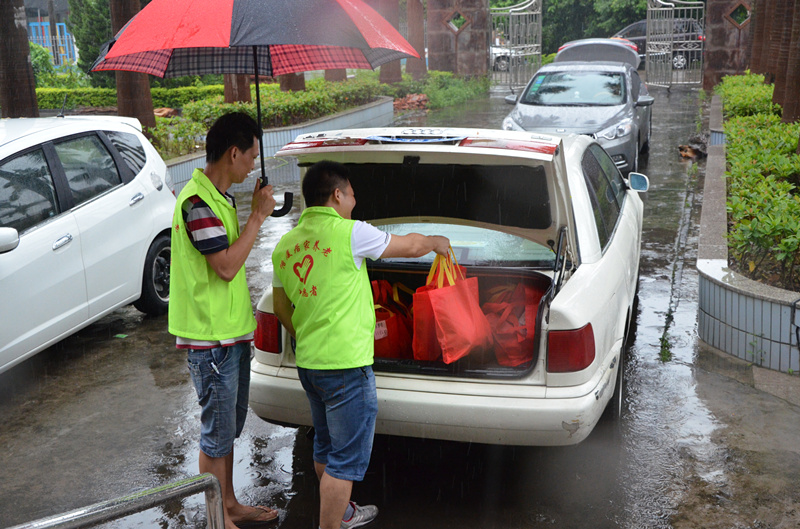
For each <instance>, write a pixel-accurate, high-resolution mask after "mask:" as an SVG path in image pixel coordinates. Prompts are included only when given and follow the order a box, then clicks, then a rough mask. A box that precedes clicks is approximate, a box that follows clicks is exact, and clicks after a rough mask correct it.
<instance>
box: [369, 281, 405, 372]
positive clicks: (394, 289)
mask: <svg viewBox="0 0 800 529" xmlns="http://www.w3.org/2000/svg"><path fill="white" fill-rule="evenodd" d="M371 283H372V295H373V301H374V303H375V356H376V357H378V358H411V357H412V353H411V332H412V326H411V314H410V311H409V309H408V308H407V307H406V305H405V304H404V303H403V302H402V300H401V299H400V296H399V292H398V290H399V289H405V287H404V286H403V285H400V284H395V285H394V286H392V285H391V284H390V283H389V282H388V281H386V280H383V279H381V280H377V281H372V282H371ZM406 290H408V289H406Z"/></svg>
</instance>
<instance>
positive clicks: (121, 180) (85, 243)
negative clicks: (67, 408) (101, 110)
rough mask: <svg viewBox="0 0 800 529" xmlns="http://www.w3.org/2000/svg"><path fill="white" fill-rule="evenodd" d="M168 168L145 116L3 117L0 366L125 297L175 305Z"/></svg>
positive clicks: (159, 307) (153, 308)
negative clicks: (144, 127)
mask: <svg viewBox="0 0 800 529" xmlns="http://www.w3.org/2000/svg"><path fill="white" fill-rule="evenodd" d="M166 178H167V168H166V165H165V164H164V161H163V160H162V159H161V157H160V156H159V155H158V153H157V152H156V150H155V149H154V148H153V146H152V145H151V144H150V142H149V141H147V139H146V138H145V137H144V136H143V135H142V132H141V125H140V124H139V122H138V121H137V120H135V119H131V118H119V117H112V116H91V117H89V116H86V117H53V118H35V119H25V118H21V119H3V120H0V292H2V296H0V310H2V317H0V371H4V370H7V369H9V368H10V367H12V366H14V365H15V364H17V363H19V362H21V361H23V360H25V359H26V358H29V357H30V356H32V355H34V354H35V353H37V352H39V351H41V350H42V349H44V348H46V347H48V346H50V345H52V344H53V343H55V342H57V341H59V340H61V339H62V338H64V337H66V336H69V335H70V334H72V333H74V332H76V331H78V330H79V329H81V328H83V327H85V326H87V325H89V324H90V323H91V322H93V321H95V320H97V319H99V318H101V317H102V316H104V315H105V314H108V313H109V312H111V311H113V310H114V309H116V308H118V307H121V306H123V305H127V304H129V303H133V304H134V305H135V306H136V307H137V308H138V309H139V310H142V311H144V312H146V313H148V314H163V313H165V312H166V309H167V304H168V302H169V262H170V236H169V233H170V231H169V230H170V226H171V224H172V212H173V208H174V206H175V197H174V195H173V194H172V192H171V190H170V189H169V186H168V185H166Z"/></svg>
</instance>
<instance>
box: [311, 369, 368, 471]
mask: <svg viewBox="0 0 800 529" xmlns="http://www.w3.org/2000/svg"><path fill="white" fill-rule="evenodd" d="M297 372H298V375H299V377H300V382H301V383H302V384H303V389H305V391H306V396H307V397H308V402H309V403H310V404H311V419H312V421H313V423H314V461H315V462H317V463H320V464H323V465H326V467H325V472H326V473H327V474H329V475H330V476H333V477H334V478H337V479H343V480H347V481H361V480H362V479H364V474H366V472H367V467H368V466H369V458H370V455H371V454H372V439H373V437H374V436H375V418H376V417H377V415H378V395H377V393H376V391H375V375H374V374H373V373H372V366H365V367H357V368H354V369H336V370H330V371H323V370H313V369H303V368H301V367H298V368H297Z"/></svg>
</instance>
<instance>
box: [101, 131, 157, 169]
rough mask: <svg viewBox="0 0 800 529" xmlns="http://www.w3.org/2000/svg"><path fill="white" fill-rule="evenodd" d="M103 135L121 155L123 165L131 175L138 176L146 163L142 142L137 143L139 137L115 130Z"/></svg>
mask: <svg viewBox="0 0 800 529" xmlns="http://www.w3.org/2000/svg"><path fill="white" fill-rule="evenodd" d="M105 133H106V136H108V139H109V140H111V143H112V144H113V145H114V147H116V148H117V150H118V151H119V153H120V154H121V155H122V159H123V160H125V164H126V165H127V166H128V167H130V168H131V171H133V174H139V172H140V171H141V170H142V169H143V168H144V166H145V164H146V163H147V154H146V153H145V152H144V147H143V146H142V142H140V141H139V137H138V136H136V135H135V134H130V133H128V132H118V131H115V130H107V131H105Z"/></svg>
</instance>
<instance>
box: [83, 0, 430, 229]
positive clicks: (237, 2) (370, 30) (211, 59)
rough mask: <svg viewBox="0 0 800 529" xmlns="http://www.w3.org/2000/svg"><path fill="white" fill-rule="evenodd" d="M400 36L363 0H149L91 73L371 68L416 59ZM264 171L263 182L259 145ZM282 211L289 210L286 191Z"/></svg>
mask: <svg viewBox="0 0 800 529" xmlns="http://www.w3.org/2000/svg"><path fill="white" fill-rule="evenodd" d="M418 57H419V54H417V52H416V51H415V50H414V48H413V47H412V46H411V44H409V43H408V42H407V41H406V40H405V39H404V38H403V36H402V35H400V33H399V32H398V31H397V30H396V29H395V28H394V27H393V26H392V25H391V24H390V23H389V22H387V21H386V20H385V19H384V18H383V17H381V16H380V15H379V14H378V13H377V12H376V11H375V10H374V9H372V8H371V7H369V6H368V5H366V4H365V3H364V2H363V1H362V0H152V1H151V2H150V3H149V4H147V6H146V7H145V8H144V9H142V10H141V11H140V12H139V13H138V14H137V15H136V16H134V17H133V18H132V19H131V20H130V21H128V23H127V24H126V25H125V27H123V28H122V29H121V30H120V31H119V33H117V35H116V36H115V37H114V39H112V40H111V41H109V42H107V43H106V44H104V45H103V48H102V49H101V50H100V56H99V57H98V59H97V60H96V61H95V63H94V64H93V65H92V71H104V70H125V71H131V72H141V73H148V74H151V75H155V76H157V77H180V76H184V75H205V74H220V73H228V74H252V75H254V76H255V79H256V109H257V113H258V122H259V124H260V123H261V97H260V93H259V90H258V77H259V75H268V76H277V75H284V74H289V73H297V72H305V71H313V70H334V69H342V68H365V69H367V68H370V69H374V68H377V67H378V66H380V65H382V64H386V63H387V62H391V61H396V60H399V59H404V58H418ZM261 177H262V180H263V182H264V183H266V172H265V169H264V152H263V146H261ZM286 198H287V200H286V202H284V205H283V207H282V208H281V210H280V211H276V212H275V213H276V214H277V215H275V216H279V215H280V214H285V213H286V212H288V210H289V209H290V208H291V196H290V194H288V193H287V196H286Z"/></svg>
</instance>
